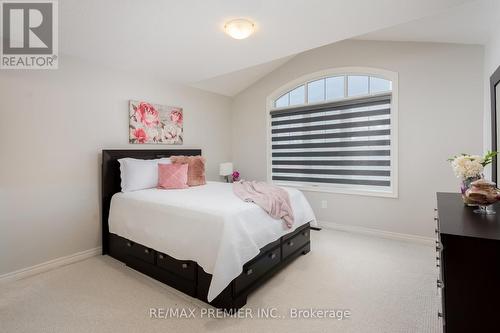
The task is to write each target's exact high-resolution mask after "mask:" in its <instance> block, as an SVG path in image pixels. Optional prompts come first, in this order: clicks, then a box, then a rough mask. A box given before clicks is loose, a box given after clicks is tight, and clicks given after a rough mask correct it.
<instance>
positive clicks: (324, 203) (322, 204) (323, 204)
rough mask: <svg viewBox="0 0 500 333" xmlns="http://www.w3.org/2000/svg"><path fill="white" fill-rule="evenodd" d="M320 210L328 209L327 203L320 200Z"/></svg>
mask: <svg viewBox="0 0 500 333" xmlns="http://www.w3.org/2000/svg"><path fill="white" fill-rule="evenodd" d="M321 208H323V209H325V208H328V201H326V200H321Z"/></svg>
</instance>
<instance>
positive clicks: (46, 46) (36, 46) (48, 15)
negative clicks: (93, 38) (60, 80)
mask: <svg viewBox="0 0 500 333" xmlns="http://www.w3.org/2000/svg"><path fill="white" fill-rule="evenodd" d="M0 18H1V24H0V29H1V32H0V36H2V45H1V53H0V68H1V69H57V66H58V57H57V52H58V40H57V2H56V1H53V0H45V1H37V0H31V1H12V0H11V1H8V0H1V1H0Z"/></svg>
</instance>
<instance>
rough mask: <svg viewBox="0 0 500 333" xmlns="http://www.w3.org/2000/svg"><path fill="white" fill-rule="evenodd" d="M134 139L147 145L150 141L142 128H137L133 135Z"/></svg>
mask: <svg viewBox="0 0 500 333" xmlns="http://www.w3.org/2000/svg"><path fill="white" fill-rule="evenodd" d="M132 135H133V136H134V139H136V140H137V142H138V143H146V141H148V135H147V134H146V132H145V131H144V129H142V128H136V129H135V130H134V132H133V133H132Z"/></svg>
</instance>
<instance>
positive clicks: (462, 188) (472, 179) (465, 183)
mask: <svg viewBox="0 0 500 333" xmlns="http://www.w3.org/2000/svg"><path fill="white" fill-rule="evenodd" d="M481 178H483V177H482V176H481V175H477V176H475V177H469V178H466V179H464V180H462V186H460V192H461V193H462V200H463V201H464V204H466V205H467V206H471V207H476V206H477V204H475V203H473V202H471V201H470V200H469V199H468V198H467V197H466V196H465V192H467V190H468V189H470V187H471V184H472V182H475V181H476V180H479V179H481Z"/></svg>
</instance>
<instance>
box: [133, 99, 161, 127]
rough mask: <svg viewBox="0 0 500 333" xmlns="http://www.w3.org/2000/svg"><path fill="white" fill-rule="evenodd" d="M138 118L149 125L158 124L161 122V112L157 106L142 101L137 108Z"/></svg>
mask: <svg viewBox="0 0 500 333" xmlns="http://www.w3.org/2000/svg"><path fill="white" fill-rule="evenodd" d="M135 115H136V117H137V120H138V121H139V122H141V123H142V124H144V125H145V126H147V127H153V126H158V125H159V124H160V113H159V112H158V110H156V108H155V107H154V106H153V105H151V104H149V103H146V102H140V103H139V105H137V108H136V109H135Z"/></svg>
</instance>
